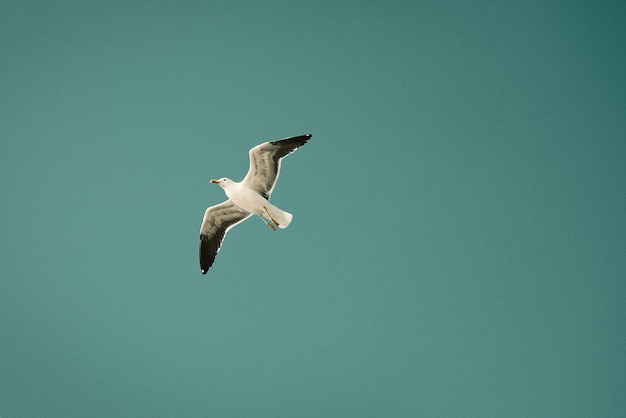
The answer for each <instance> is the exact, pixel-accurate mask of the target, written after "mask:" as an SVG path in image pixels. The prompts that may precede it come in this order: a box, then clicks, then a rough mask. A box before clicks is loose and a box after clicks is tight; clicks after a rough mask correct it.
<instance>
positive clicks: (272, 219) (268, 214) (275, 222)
mask: <svg viewBox="0 0 626 418" xmlns="http://www.w3.org/2000/svg"><path fill="white" fill-rule="evenodd" d="M263 209H265V213H267V216H268V217H269V218H270V220H271V221H272V222H274V224H275V225H276V226H279V225H280V224H279V223H278V221H277V220H276V219H274V218H272V215H270V211H269V210H267V208H266V207H265V206H263Z"/></svg>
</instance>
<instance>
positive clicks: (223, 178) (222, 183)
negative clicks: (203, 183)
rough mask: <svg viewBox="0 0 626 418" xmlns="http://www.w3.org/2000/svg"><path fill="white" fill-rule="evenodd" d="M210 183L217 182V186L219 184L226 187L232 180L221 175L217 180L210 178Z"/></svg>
mask: <svg viewBox="0 0 626 418" xmlns="http://www.w3.org/2000/svg"><path fill="white" fill-rule="evenodd" d="M211 183H213V184H217V185H218V186H220V187H221V188H222V189H223V188H224V187H227V186H229V185H230V184H232V183H233V181H232V180H231V179H229V178H226V177H222V178H221V179H219V180H215V179H213V180H211Z"/></svg>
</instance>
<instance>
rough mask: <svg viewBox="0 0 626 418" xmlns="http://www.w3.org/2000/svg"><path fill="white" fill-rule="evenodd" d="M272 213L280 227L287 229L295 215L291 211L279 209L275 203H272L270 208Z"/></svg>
mask: <svg viewBox="0 0 626 418" xmlns="http://www.w3.org/2000/svg"><path fill="white" fill-rule="evenodd" d="M268 209H269V212H270V215H272V218H274V219H275V220H276V221H277V222H278V227H279V228H281V229H285V228H287V227H288V226H289V224H290V223H291V220H292V219H293V215H292V214H291V213H289V212H285V211H284V210H281V209H278V208H277V207H276V206H274V205H270V207H269V208H268Z"/></svg>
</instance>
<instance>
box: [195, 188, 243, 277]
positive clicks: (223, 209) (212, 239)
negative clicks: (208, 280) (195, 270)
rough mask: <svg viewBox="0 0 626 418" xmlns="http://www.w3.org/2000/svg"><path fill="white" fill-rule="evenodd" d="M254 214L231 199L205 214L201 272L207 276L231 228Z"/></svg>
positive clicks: (201, 228) (201, 231) (201, 243)
mask: <svg viewBox="0 0 626 418" xmlns="http://www.w3.org/2000/svg"><path fill="white" fill-rule="evenodd" d="M251 215H252V214H251V213H250V212H246V211H245V210H243V209H241V208H240V207H239V206H237V205H235V204H234V203H233V202H232V201H231V200H230V199H229V200H227V201H225V202H223V203H220V204H219V205H215V206H211V207H210V208H208V209H207V210H206V212H204V219H202V226H201V227H200V270H201V271H202V274H206V272H207V271H209V268H210V267H211V266H212V265H213V262H214V261H215V256H216V255H217V253H218V251H219V250H220V246H221V245H222V241H223V240H224V237H225V236H226V233H227V232H228V230H229V229H230V228H232V227H233V226H235V225H237V224H238V223H239V222H242V221H244V220H246V219H247V218H249V217H250V216H251Z"/></svg>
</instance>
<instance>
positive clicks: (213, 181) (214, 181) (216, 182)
mask: <svg viewBox="0 0 626 418" xmlns="http://www.w3.org/2000/svg"><path fill="white" fill-rule="evenodd" d="M219 182H220V181H219V180H211V183H213V184H218V183H219Z"/></svg>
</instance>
